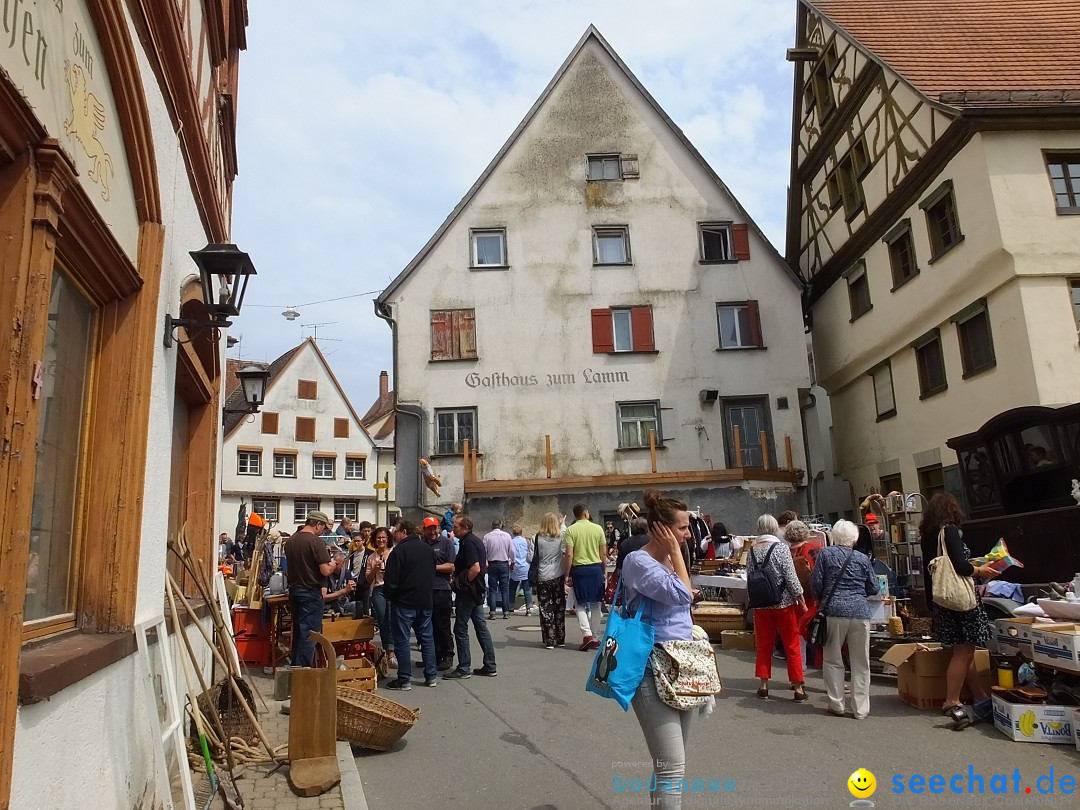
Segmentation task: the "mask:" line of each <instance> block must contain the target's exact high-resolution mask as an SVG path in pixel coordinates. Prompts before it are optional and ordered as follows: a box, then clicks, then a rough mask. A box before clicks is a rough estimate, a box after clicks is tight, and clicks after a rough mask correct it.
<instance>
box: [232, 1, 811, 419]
mask: <svg viewBox="0 0 1080 810" xmlns="http://www.w3.org/2000/svg"><path fill="white" fill-rule="evenodd" d="M299 8H300V6H298V5H297V4H296V3H294V2H288V3H287V2H285V1H284V0H262V2H260V3H257V4H253V5H252V6H251V9H250V27H249V29H248V46H249V49H248V51H247V52H246V53H244V54H243V56H242V60H241V68H240V92H239V98H238V110H239V116H240V134H239V150H240V171H241V175H240V177H239V178H238V181H237V185H236V189H235V199H234V238H235V240H236V241H237V242H238V243H239V244H240V245H241V246H242V247H243V248H244V249H245V250H248V251H249V252H250V253H251V254H252V256H253V258H254V260H255V262H256V266H257V268H258V270H259V275H258V276H257V277H256V279H255V280H254V281H253V283H252V287H251V290H250V291H249V296H248V297H249V302H251V303H264V304H273V305H281V306H282V308H283V307H284V305H288V304H295V303H300V302H305V301H314V300H319V299H323V298H333V297H336V296H340V295H347V294H351V293H359V292H366V291H369V290H376V289H381V288H382V287H383V286H385V285H386V284H387V283H388V282H389V281H390V280H391V279H392V278H393V277H394V276H396V275H397V273H398V272H399V271H400V270H401V269H402V268H403V267H404V266H405V265H406V264H407V263H408V261H409V260H410V259H411V258H412V257H413V255H414V254H415V253H416V251H417V250H419V248H420V247H421V246H422V245H423V244H424V242H426V241H427V240H428V238H429V237H430V236H431V234H432V233H433V232H434V231H435V229H436V228H437V227H438V226H439V224H440V223H441V222H442V221H443V219H444V218H445V217H446V215H447V214H448V213H449V212H450V210H451V209H452V208H453V207H454V205H456V204H457V202H458V201H459V200H460V199H461V197H462V195H463V194H464V193H465V191H466V190H467V189H468V188H469V186H470V185H471V184H472V183H473V181H474V180H475V179H476V177H477V176H478V175H479V173H480V172H481V171H482V170H483V168H484V166H486V165H487V163H488V162H489V161H490V160H491V158H492V157H493V156H494V154H495V153H496V151H497V150H498V149H499V147H500V146H501V145H502V143H503V142H504V141H505V139H506V138H507V137H508V136H509V135H510V133H511V132H512V131H513V129H514V127H515V126H516V125H517V123H518V122H519V121H520V119H521V118H522V117H523V116H524V115H525V113H526V112H527V111H528V109H529V107H530V106H531V105H532V103H533V102H534V101H535V99H536V97H537V96H538V95H539V94H540V92H541V90H542V89H543V88H544V86H545V85H546V84H547V83H548V81H549V80H550V79H551V76H552V75H553V74H554V73H555V71H556V70H557V68H558V67H559V65H560V64H561V63H562V62H563V60H564V59H565V58H566V56H567V54H568V53H569V52H570V50H571V48H572V47H573V46H574V44H575V43H576V42H577V40H578V39H579V37H580V36H581V35H582V33H583V32H584V31H585V29H586V28H587V27H588V25H589V24H595V25H596V26H597V28H598V29H599V30H600V32H601V33H602V34H603V35H604V36H605V37H606V38H607V39H608V41H609V42H610V43H611V45H612V47H614V48H615V50H616V51H617V52H618V53H619V55H620V56H621V57H622V59H623V60H624V61H625V62H626V63H627V65H628V67H629V68H630V69H631V70H633V71H634V73H635V74H636V75H637V76H638V78H639V79H640V80H641V81H642V83H643V84H644V85H645V87H646V88H647V89H648V90H649V91H650V92H651V93H652V94H653V96H654V97H655V98H656V99H657V101H658V102H659V103H660V104H661V106H663V107H664V108H665V109H666V110H667V112H668V114H669V115H670V116H671V117H672V119H673V120H674V121H675V123H676V124H677V125H679V126H681V127H682V128H683V129H684V131H685V132H686V133H687V135H688V137H689V138H690V139H691V141H693V142H694V144H695V145H696V146H697V147H698V149H699V150H700V151H701V152H702V154H703V155H704V156H705V158H706V159H707V160H708V161H709V162H710V163H711V164H712V165H713V168H715V169H716V171H717V173H718V174H719V175H720V176H721V177H722V178H723V179H724V181H725V182H726V183H727V184H728V186H729V187H730V188H731V189H732V191H733V192H734V193H735V194H736V196H737V197H738V198H739V199H740V201H741V202H742V203H743V205H744V206H745V207H746V208H747V209H748V210H749V211H750V213H751V215H752V216H754V217H755V219H756V220H757V221H758V223H759V224H760V225H761V226H762V227H763V229H764V230H765V231H766V233H767V235H769V236H770V238H772V239H773V241H774V244H776V245H777V247H778V248H780V249H781V250H782V248H783V245H782V244H781V243H780V242H779V241H778V240H779V239H781V238H782V235H783V232H784V203H785V189H786V186H787V179H788V166H787V161H788V140H789V137H790V134H789V130H790V116H791V100H790V94H791V78H790V76H791V71H790V66H789V65H787V64H786V63H785V62H784V58H783V54H784V49H785V48H786V47H787V46H788V45H790V44H791V41H792V38H793V33H792V32H793V28H794V16H795V4H794V3H793V2H792V1H791V0H761V1H760V2H756V3H747V2H745V1H744V0H676V1H675V2H669V3H664V4H657V3H656V2H655V1H654V0H624V1H623V2H615V1H614V0H585V1H584V2H582V1H581V0H521V1H520V2H511V3H507V2H505V0H471V1H470V2H469V3H443V2H432V1H431V0H428V1H427V2H419V0H404V1H403V2H396V3H358V2H355V0H322V2H320V3H318V4H314V5H311V6H309V7H305V9H304V11H303V12H302V13H301V12H298V9H299ZM279 312H280V309H277V308H275V307H252V306H248V307H245V311H244V314H243V315H242V317H241V319H240V320H239V321H238V323H237V327H235V330H236V331H237V332H239V333H242V334H243V335H244V340H243V344H242V350H243V352H244V355H245V356H247V357H251V358H254V359H272V358H273V357H275V356H277V355H278V354H280V353H281V352H283V351H285V350H286V349H288V348H290V347H291V346H293V345H296V343H298V342H299V341H300V339H301V336H302V335H305V334H307V333H310V331H311V330H310V329H308V330H304V329H303V327H302V326H301V324H311V323H329V325H327V326H323V327H320V328H319V336H320V342H322V345H323V347H324V351H325V352H326V353H327V354H328V356H330V360H331V364H332V365H333V366H334V368H335V371H336V373H337V375H338V377H339V379H340V380H341V382H342V384H343V385H344V386H345V389H346V392H347V393H348V394H349V396H350V397H351V398H352V399H353V401H354V402H353V404H354V405H355V406H356V408H357V409H358V410H360V411H363V410H366V408H367V407H368V406H369V405H370V404H371V402H372V401H373V400H374V398H375V396H376V394H377V385H378V372H379V371H380V370H381V369H384V368H385V369H388V368H390V363H391V348H390V330H389V329H388V328H387V326H386V324H385V323H383V322H382V321H380V320H378V319H377V318H376V317H375V316H374V314H373V309H372V305H371V300H370V297H368V298H353V299H350V300H347V301H341V302H336V303H328V304H320V305H317V306H311V307H306V308H304V310H303V313H302V317H301V318H300V319H299V320H298V321H296V322H293V323H288V322H286V321H285V320H284V319H283V318H281V316H280V314H279Z"/></svg>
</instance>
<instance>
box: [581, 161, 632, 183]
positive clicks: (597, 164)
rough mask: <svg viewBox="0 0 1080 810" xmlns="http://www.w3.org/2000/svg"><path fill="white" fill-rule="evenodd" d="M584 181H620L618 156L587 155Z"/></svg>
mask: <svg viewBox="0 0 1080 810" xmlns="http://www.w3.org/2000/svg"><path fill="white" fill-rule="evenodd" d="M588 162H589V165H588V173H587V174H586V175H585V179H586V180H622V179H623V175H622V159H621V156H620V155H589V156H588Z"/></svg>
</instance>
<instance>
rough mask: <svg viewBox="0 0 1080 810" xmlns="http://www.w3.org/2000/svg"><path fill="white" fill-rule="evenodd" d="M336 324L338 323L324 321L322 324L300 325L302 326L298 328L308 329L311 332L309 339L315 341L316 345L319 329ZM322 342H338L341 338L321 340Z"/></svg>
mask: <svg viewBox="0 0 1080 810" xmlns="http://www.w3.org/2000/svg"><path fill="white" fill-rule="evenodd" d="M336 323H338V322H337V321H324V322H323V323H302V324H300V328H301V329H310V330H311V337H312V338H313V339H314V340H315V342H316V343H318V342H319V327H320V326H334V325H335V324H336ZM323 340H334V341H340V340H341V338H323Z"/></svg>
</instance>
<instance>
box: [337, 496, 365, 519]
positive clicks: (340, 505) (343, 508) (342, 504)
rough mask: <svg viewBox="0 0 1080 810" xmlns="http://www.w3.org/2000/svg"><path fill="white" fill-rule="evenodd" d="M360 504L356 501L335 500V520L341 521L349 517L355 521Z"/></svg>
mask: <svg viewBox="0 0 1080 810" xmlns="http://www.w3.org/2000/svg"><path fill="white" fill-rule="evenodd" d="M359 511H360V504H358V503H357V502H356V501H334V521H335V522H337V523H340V522H341V521H343V520H345V518H348V519H349V520H351V521H352V522H353V523H355V522H356V520H357V517H356V516H357V514H359Z"/></svg>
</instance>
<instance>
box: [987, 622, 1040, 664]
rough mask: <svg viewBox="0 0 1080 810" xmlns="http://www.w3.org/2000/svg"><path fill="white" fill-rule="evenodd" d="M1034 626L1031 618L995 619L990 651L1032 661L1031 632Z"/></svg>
mask: <svg viewBox="0 0 1080 810" xmlns="http://www.w3.org/2000/svg"><path fill="white" fill-rule="evenodd" d="M1034 626H1035V618H1034V617H1033V616H1018V617H1016V618H1012V619H995V620H994V636H993V638H992V639H991V647H990V649H991V650H993V651H994V652H996V653H998V654H999V655H1023V656H1024V658H1026V659H1027V660H1028V661H1031V660H1033V658H1034V656H1033V654H1032V651H1031V631H1032V629H1033V628H1034Z"/></svg>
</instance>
